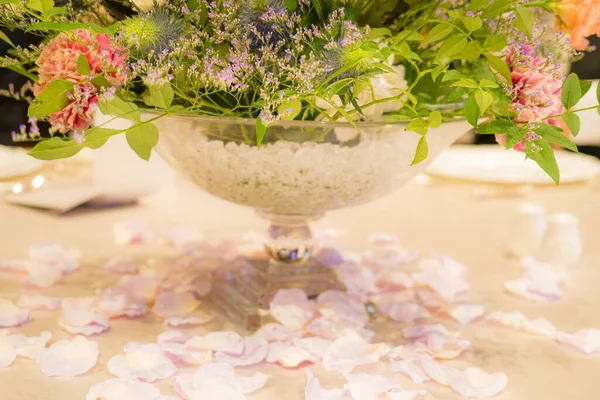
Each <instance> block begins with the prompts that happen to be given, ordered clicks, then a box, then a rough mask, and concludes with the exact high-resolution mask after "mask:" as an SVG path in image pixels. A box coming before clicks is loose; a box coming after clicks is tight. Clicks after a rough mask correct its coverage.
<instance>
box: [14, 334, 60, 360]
mask: <svg viewBox="0 0 600 400" xmlns="http://www.w3.org/2000/svg"><path fill="white" fill-rule="evenodd" d="M51 338H52V333H50V332H49V331H43V332H41V333H40V336H31V337H27V336H25V335H23V334H20V333H18V334H16V335H10V336H9V337H8V341H9V342H10V345H11V346H12V347H13V348H14V349H15V350H16V352H17V355H19V356H22V357H26V358H32V359H35V358H36V357H37V356H38V354H39V353H41V352H42V351H43V350H44V349H45V347H46V344H48V342H49V341H50V339H51Z"/></svg>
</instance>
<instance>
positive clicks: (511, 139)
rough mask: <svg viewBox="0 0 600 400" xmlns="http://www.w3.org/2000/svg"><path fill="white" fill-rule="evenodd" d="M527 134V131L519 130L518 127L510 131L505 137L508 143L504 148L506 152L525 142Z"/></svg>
mask: <svg viewBox="0 0 600 400" xmlns="http://www.w3.org/2000/svg"><path fill="white" fill-rule="evenodd" d="M527 133H528V132H527V129H525V128H519V127H517V126H515V127H513V128H510V129H508V130H507V131H506V135H505V139H506V143H505V144H504V148H505V149H506V150H510V149H512V148H513V147H515V145H516V144H517V143H519V142H522V141H523V140H525V137H527Z"/></svg>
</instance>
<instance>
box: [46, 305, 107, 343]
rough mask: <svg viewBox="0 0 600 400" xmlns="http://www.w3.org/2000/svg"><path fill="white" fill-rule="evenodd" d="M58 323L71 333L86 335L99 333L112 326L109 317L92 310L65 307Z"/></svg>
mask: <svg viewBox="0 0 600 400" xmlns="http://www.w3.org/2000/svg"><path fill="white" fill-rule="evenodd" d="M58 325H59V326H60V327H61V328H63V329H64V330H66V331H67V332H69V333H74V334H81V335H85V336H90V335H97V334H99V333H102V332H104V331H107V330H108V328H109V327H110V323H109V321H108V317H106V316H105V315H100V314H97V313H95V312H94V311H92V310H85V309H71V308H67V309H64V310H63V312H62V314H61V316H60V319H59V320H58Z"/></svg>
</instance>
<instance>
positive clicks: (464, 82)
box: [450, 79, 479, 89]
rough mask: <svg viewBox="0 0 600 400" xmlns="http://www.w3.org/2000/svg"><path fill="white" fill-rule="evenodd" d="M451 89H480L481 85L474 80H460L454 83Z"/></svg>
mask: <svg viewBox="0 0 600 400" xmlns="http://www.w3.org/2000/svg"><path fill="white" fill-rule="evenodd" d="M450 87H464V88H471V89H479V85H478V84H477V82H475V81H474V80H473V79H459V80H458V81H456V82H454V83H453V84H452V85H450Z"/></svg>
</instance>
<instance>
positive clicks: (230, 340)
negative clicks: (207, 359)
mask: <svg viewBox="0 0 600 400" xmlns="http://www.w3.org/2000/svg"><path fill="white" fill-rule="evenodd" d="M185 345H186V346H187V348H189V349H196V350H212V351H220V352H223V353H228V354H231V355H238V356H239V355H241V354H242V353H243V352H244V339H243V338H242V337H241V336H240V335H239V334H237V333H235V332H210V333H208V334H206V335H205V336H194V337H193V338H191V339H190V340H188V341H187V342H186V343H185Z"/></svg>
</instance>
